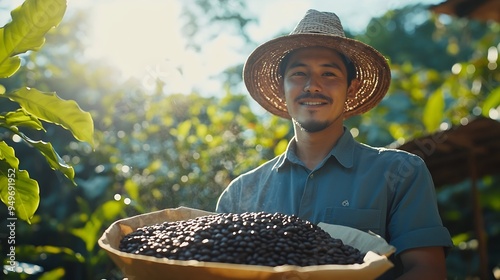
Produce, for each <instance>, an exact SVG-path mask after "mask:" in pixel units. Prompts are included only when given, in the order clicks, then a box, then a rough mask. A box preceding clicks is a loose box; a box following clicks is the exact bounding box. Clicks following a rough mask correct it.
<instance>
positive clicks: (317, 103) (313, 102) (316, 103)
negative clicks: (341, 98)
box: [299, 101, 327, 106]
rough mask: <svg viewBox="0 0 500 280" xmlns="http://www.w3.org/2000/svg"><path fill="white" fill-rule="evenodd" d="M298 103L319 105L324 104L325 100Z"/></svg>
mask: <svg viewBox="0 0 500 280" xmlns="http://www.w3.org/2000/svg"><path fill="white" fill-rule="evenodd" d="M299 104H300V105H305V106H319V105H325V104H327V102H320V101H308V102H300V103H299Z"/></svg>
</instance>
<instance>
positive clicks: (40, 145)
mask: <svg viewBox="0 0 500 280" xmlns="http://www.w3.org/2000/svg"><path fill="white" fill-rule="evenodd" d="M16 134H17V135H19V136H20V137H21V138H22V139H23V140H24V141H26V142H27V143H29V144H30V145H32V146H33V147H34V148H36V149H37V150H38V151H39V152H40V153H42V155H43V156H44V157H45V159H46V160H47V163H48V164H49V165H50V167H51V168H52V169H53V170H59V171H61V172H62V173H63V174H64V176H66V177H67V178H68V179H70V180H71V181H72V182H73V184H75V185H76V183H75V180H74V178H75V170H74V169H73V167H72V166H70V165H68V164H67V163H66V162H65V161H64V160H63V159H62V158H61V157H60V156H59V154H58V153H57V152H56V151H55V150H54V148H53V147H52V144H51V143H48V142H43V141H35V140H32V139H31V138H29V137H28V136H26V135H24V134H23V133H21V132H17V133H16Z"/></svg>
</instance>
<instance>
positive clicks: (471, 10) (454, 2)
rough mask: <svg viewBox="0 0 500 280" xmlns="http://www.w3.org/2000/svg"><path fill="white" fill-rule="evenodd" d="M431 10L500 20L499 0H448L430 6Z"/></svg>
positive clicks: (467, 16)
mask: <svg viewBox="0 0 500 280" xmlns="http://www.w3.org/2000/svg"><path fill="white" fill-rule="evenodd" d="M430 10H432V11H433V12H436V13H440V14H447V15H452V16H457V17H464V18H471V19H476V20H481V21H496V22H500V1H499V0H447V1H445V2H443V3H441V4H437V5H434V6H432V7H430Z"/></svg>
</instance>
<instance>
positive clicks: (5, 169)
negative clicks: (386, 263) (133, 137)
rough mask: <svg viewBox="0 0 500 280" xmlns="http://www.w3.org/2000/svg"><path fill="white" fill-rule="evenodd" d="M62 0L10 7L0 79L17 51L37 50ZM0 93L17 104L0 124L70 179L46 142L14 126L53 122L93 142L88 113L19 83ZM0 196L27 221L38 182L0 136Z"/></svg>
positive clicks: (2, 33) (0, 49)
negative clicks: (15, 108)
mask: <svg viewBox="0 0 500 280" xmlns="http://www.w3.org/2000/svg"><path fill="white" fill-rule="evenodd" d="M66 6H67V3H66V0H26V1H25V2H24V3H23V4H22V5H21V6H19V7H17V8H15V9H14V10H13V11H12V12H11V16H12V21H11V22H9V23H7V24H5V26H4V27H2V28H0V37H1V38H2V39H3V40H2V41H1V42H0V78H8V77H11V76H12V75H14V74H15V73H16V72H17V71H18V70H19V69H20V67H21V65H22V63H21V62H22V59H21V54H23V53H27V52H28V51H38V50H39V49H40V48H41V47H42V46H43V44H44V43H45V34H46V33H47V32H49V31H50V30H51V29H52V28H54V27H56V26H57V25H58V24H59V23H60V22H61V20H62V18H63V16H64V14H65V12H66ZM0 98H4V100H5V99H9V100H10V101H12V102H15V103H17V104H18V105H19V108H18V109H17V110H15V111H11V112H6V113H2V114H0V127H2V128H4V129H6V130H7V131H9V132H10V133H11V134H12V135H13V136H14V135H17V137H18V139H22V140H23V141H24V142H25V143H27V144H28V145H30V146H31V147H33V148H34V149H36V150H38V151H39V152H40V153H41V154H42V155H43V156H44V157H45V159H46V160H47V163H48V164H49V166H50V167H51V168H52V169H53V170H57V171H60V172H61V173H62V174H64V175H65V176H66V177H67V178H68V179H70V180H71V181H72V182H73V183H74V184H76V183H75V181H74V176H75V171H74V170H73V167H72V166H70V165H68V164H67V163H66V162H65V161H64V160H63V159H62V158H61V157H60V156H59V154H58V153H57V152H56V151H55V150H54V148H53V146H52V144H51V143H50V142H45V141H42V140H34V139H31V138H30V137H29V136H27V135H26V134H25V133H23V132H22V131H21V130H20V128H26V129H31V130H37V131H45V129H44V126H43V123H42V122H45V123H52V124H55V125H59V126H61V127H63V128H64V129H66V130H68V131H70V132H71V133H72V135H73V136H74V137H75V139H77V140H79V141H83V142H87V143H89V144H90V145H91V146H93V145H94V142H93V133H94V124H93V120H92V117H91V115H90V113H88V112H85V111H83V110H82V109H81V108H80V107H79V106H78V104H77V103H76V102H75V101H72V100H63V99H61V98H60V97H59V96H58V95H57V94H56V93H55V92H42V91H39V90H37V89H34V88H29V87H23V88H19V89H16V90H13V91H10V92H6V89H5V87H4V86H2V85H0ZM0 199H1V200H2V202H3V203H4V204H5V205H7V207H8V210H9V215H10V216H14V215H16V216H17V217H19V218H20V219H22V220H24V221H26V222H28V223H31V218H32V217H33V215H34V213H35V211H36V210H37V208H38V205H39V202H40V196H39V186H38V182H37V181H36V180H33V179H31V178H30V176H29V174H28V172H27V171H26V170H19V159H18V158H17V157H16V155H15V149H14V148H12V147H10V146H9V145H8V144H7V143H6V142H5V141H0Z"/></svg>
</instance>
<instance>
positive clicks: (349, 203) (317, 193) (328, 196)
mask: <svg viewBox="0 0 500 280" xmlns="http://www.w3.org/2000/svg"><path fill="white" fill-rule="evenodd" d="M294 148H295V140H294V139H292V140H291V141H290V143H289V144H288V147H287V150H286V151H285V153H283V154H282V155H280V156H278V157H276V158H274V159H272V160H270V161H268V162H266V163H264V164H263V165H261V166H259V167H258V168H256V169H254V170H252V171H250V172H247V173H245V174H243V175H240V176H239V177H238V178H236V179H235V180H233V181H232V182H231V183H230V184H229V186H228V187H227V188H226V190H225V191H224V192H223V193H222V194H221V196H220V197H219V201H218V203H217V208H216V211H217V212H231V213H243V212H259V211H265V212H271V213H274V212H281V213H284V214H288V215H292V214H294V215H296V216H299V217H301V218H303V219H307V220H309V221H311V222H313V223H319V222H325V223H329V224H339V225H344V226H350V227H353V228H357V229H360V230H363V231H368V230H370V231H372V232H375V233H376V234H378V235H380V236H382V237H383V238H385V239H386V240H387V242H388V243H389V244H391V245H393V246H394V247H396V255H397V254H399V253H400V252H402V251H404V250H407V249H411V248H416V247H426V246H443V247H451V246H452V245H453V244H452V242H451V237H450V234H449V232H448V230H447V229H446V228H445V227H443V224H442V221H441V217H440V216H439V212H438V208H437V202H436V195H435V189H434V184H433V182H432V177H431V175H430V173H429V171H428V169H427V167H426V166H425V163H424V162H423V160H422V159H421V158H419V157H418V156H416V155H413V154H410V153H407V152H405V151H400V150H395V149H385V148H374V147H370V146H367V145H364V144H361V143H358V142H356V141H355V140H354V139H353V137H352V136H351V134H350V133H349V132H348V131H346V130H345V129H344V134H343V135H342V136H341V138H340V139H339V140H338V141H337V144H336V145H335V147H334V148H333V149H332V150H331V151H330V153H329V154H328V155H327V156H326V157H325V159H324V160H323V161H322V162H321V163H320V164H319V165H318V166H317V167H316V168H315V169H314V170H309V169H308V168H306V166H305V165H304V163H303V162H302V161H301V160H300V159H299V158H298V157H297V156H296V154H295V152H294Z"/></svg>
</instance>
